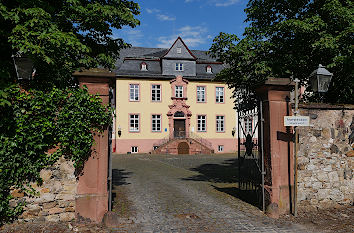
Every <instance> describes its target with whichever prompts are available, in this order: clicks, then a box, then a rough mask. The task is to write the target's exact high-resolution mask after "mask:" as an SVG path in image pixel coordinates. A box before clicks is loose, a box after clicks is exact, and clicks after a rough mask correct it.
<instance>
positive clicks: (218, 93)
mask: <svg viewBox="0 0 354 233" xmlns="http://www.w3.org/2000/svg"><path fill="white" fill-rule="evenodd" d="M215 97H216V103H224V88H223V87H216V88H215Z"/></svg>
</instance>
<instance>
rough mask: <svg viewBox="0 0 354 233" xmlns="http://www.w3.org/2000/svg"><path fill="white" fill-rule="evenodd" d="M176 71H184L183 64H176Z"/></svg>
mask: <svg viewBox="0 0 354 233" xmlns="http://www.w3.org/2000/svg"><path fill="white" fill-rule="evenodd" d="M176 71H183V63H176Z"/></svg>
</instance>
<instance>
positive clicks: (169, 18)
mask: <svg viewBox="0 0 354 233" xmlns="http://www.w3.org/2000/svg"><path fill="white" fill-rule="evenodd" d="M157 18H158V19H159V20H161V21H174V20H176V17H174V16H168V15H163V14H158V15H157Z"/></svg>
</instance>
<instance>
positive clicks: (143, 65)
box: [140, 62, 148, 71]
mask: <svg viewBox="0 0 354 233" xmlns="http://www.w3.org/2000/svg"><path fill="white" fill-rule="evenodd" d="M140 70H141V71H147V70H148V69H147V64H146V63H145V62H142V63H141V64H140Z"/></svg>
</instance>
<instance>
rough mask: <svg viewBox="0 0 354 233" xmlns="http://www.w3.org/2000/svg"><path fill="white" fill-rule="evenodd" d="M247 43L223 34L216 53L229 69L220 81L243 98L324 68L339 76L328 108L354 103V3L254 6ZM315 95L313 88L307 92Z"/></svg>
mask: <svg viewBox="0 0 354 233" xmlns="http://www.w3.org/2000/svg"><path fill="white" fill-rule="evenodd" d="M245 12H246V14H247V19H246V22H248V23H249V26H248V27H247V28H246V29H245V31H244V34H243V36H244V38H243V39H239V38H238V37H237V36H235V35H230V34H225V33H220V34H219V36H217V37H216V38H215V39H214V43H213V45H212V46H211V48H210V53H211V54H212V55H213V56H216V57H219V59H220V60H221V61H223V62H225V63H227V64H229V67H228V68H227V69H225V70H224V71H223V72H221V73H220V75H218V78H219V79H221V80H224V81H226V82H227V83H228V84H229V85H230V86H231V87H235V88H236V92H235V93H234V94H235V95H236V97H237V95H238V94H239V93H240V92H239V90H240V89H242V88H246V89H247V88H250V89H252V90H254V89H255V88H256V87H257V86H259V85H260V84H262V83H263V82H264V80H265V79H266V78H268V77H275V78H281V77H287V78H289V77H290V76H291V75H293V77H297V78H299V79H300V81H301V84H303V85H305V86H307V85H308V83H309V82H308V76H309V75H310V73H311V72H312V71H313V70H315V69H316V68H317V67H318V65H319V64H322V65H325V66H326V67H327V69H328V70H330V71H331V72H332V73H334V77H333V79H332V82H331V86H330V89H329V92H328V93H327V94H326V96H325V100H326V101H328V102H333V103H334V102H337V103H353V102H354V98H353V96H354V91H353V90H354V77H353V67H354V59H353V32H354V27H353V25H354V16H353V2H352V1H350V0H316V1H312V0H300V1H286V0H280V1H279V0H250V1H249V3H248V5H247V8H246V9H245ZM307 91H311V87H309V88H308V89H307Z"/></svg>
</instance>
